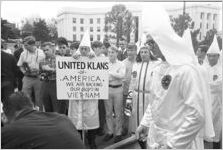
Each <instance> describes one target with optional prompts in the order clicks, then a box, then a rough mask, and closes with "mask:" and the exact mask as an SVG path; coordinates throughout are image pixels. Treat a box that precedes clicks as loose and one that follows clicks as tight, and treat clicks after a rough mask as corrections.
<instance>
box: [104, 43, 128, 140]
mask: <svg viewBox="0 0 223 150" xmlns="http://www.w3.org/2000/svg"><path fill="white" fill-rule="evenodd" d="M117 55H118V49H117V48H116V47H113V46H111V47H110V48H109V49H108V57H109V99H108V100H106V101H104V103H105V111H106V124H107V128H108V131H107V133H106V136H105V137H104V141H108V140H110V139H111V138H112V137H113V136H114V137H115V138H114V142H115V143H117V142H119V141H121V140H122V135H121V134H122V112H123V111H122V110H123V87H122V80H123V79H124V77H125V72H126V68H125V65H124V64H123V63H122V62H120V61H119V60H118V59H117ZM113 107H114V111H113ZM113 114H115V117H113ZM114 126H115V129H114Z"/></svg>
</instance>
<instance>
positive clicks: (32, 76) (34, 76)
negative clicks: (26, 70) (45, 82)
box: [25, 75, 38, 78]
mask: <svg viewBox="0 0 223 150" xmlns="http://www.w3.org/2000/svg"><path fill="white" fill-rule="evenodd" d="M25 76H26V77H30V78H37V77H38V75H25Z"/></svg>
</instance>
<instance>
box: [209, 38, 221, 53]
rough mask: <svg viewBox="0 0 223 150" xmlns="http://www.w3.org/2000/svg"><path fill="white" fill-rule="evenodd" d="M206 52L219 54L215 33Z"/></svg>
mask: <svg viewBox="0 0 223 150" xmlns="http://www.w3.org/2000/svg"><path fill="white" fill-rule="evenodd" d="M207 54H220V48H219V46H218V41H217V37H216V35H215V36H214V39H213V42H212V43H211V46H210V47H209V49H208V51H207Z"/></svg>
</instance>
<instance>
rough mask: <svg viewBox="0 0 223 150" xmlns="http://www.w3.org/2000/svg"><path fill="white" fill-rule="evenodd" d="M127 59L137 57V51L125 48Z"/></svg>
mask: <svg viewBox="0 0 223 150" xmlns="http://www.w3.org/2000/svg"><path fill="white" fill-rule="evenodd" d="M127 55H128V57H135V56H136V55H137V50H136V49H135V48H127Z"/></svg>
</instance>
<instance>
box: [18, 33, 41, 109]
mask: <svg viewBox="0 0 223 150" xmlns="http://www.w3.org/2000/svg"><path fill="white" fill-rule="evenodd" d="M35 42H36V40H35V38H34V37H33V36H27V37H25V39H24V48H25V49H24V51H23V52H22V53H21V55H20V58H19V61H18V63H17V66H18V67H19V68H20V70H21V71H22V73H23V74H24V77H23V87H22V91H23V92H24V93H26V94H27V95H28V96H29V97H30V98H32V94H34V97H35V99H34V105H35V107H36V108H37V109H40V110H42V104H41V101H40V88H41V82H40V79H39V63H40V62H41V61H42V60H44V59H45V54H44V53H43V51H42V50H41V49H37V47H36V45H35Z"/></svg>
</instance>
